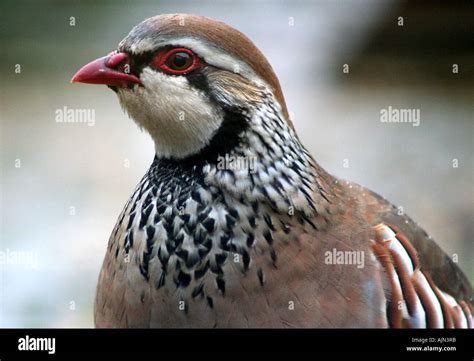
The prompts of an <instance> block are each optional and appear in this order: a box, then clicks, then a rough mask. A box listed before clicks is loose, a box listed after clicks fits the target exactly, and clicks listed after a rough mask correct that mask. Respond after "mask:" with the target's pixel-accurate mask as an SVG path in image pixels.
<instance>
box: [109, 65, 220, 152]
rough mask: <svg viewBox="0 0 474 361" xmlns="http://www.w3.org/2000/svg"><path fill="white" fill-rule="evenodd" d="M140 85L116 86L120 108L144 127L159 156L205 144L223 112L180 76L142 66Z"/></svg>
mask: <svg viewBox="0 0 474 361" xmlns="http://www.w3.org/2000/svg"><path fill="white" fill-rule="evenodd" d="M140 80H141V82H142V84H143V86H135V88H134V89H133V90H129V89H119V90H118V97H119V101H120V104H121V105H122V107H123V109H124V110H125V111H126V112H127V113H128V114H129V115H130V117H131V118H133V119H134V120H135V121H136V122H137V124H138V125H139V126H140V127H142V128H145V129H146V130H147V131H148V132H149V133H150V135H151V137H152V138H153V141H154V142H155V149H156V154H157V155H158V156H159V157H164V158H169V157H173V158H176V159H181V158H185V157H187V156H189V155H193V154H196V153H197V152H199V151H200V150H201V149H202V148H204V147H205V146H206V145H208V144H209V142H210V140H211V139H212V137H213V135H214V134H215V132H216V131H217V130H218V128H219V127H220V125H221V123H222V120H223V114H221V112H220V111H219V110H218V109H217V108H216V107H215V106H213V105H212V104H211V103H210V101H209V100H208V99H207V97H206V96H205V95H204V94H203V93H202V92H200V91H199V90H196V89H195V88H193V87H192V86H190V85H189V83H188V81H187V79H186V78H185V77H181V76H170V75H166V74H163V73H160V72H158V71H154V70H152V69H151V68H149V67H146V68H144V69H143V71H142V73H141V76H140Z"/></svg>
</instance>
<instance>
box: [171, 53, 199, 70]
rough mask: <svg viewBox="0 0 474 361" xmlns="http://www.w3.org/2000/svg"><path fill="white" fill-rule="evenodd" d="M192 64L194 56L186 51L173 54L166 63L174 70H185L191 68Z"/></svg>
mask: <svg viewBox="0 0 474 361" xmlns="http://www.w3.org/2000/svg"><path fill="white" fill-rule="evenodd" d="M192 64H193V58H192V56H191V55H189V54H188V53H185V52H179V53H174V54H171V56H170V57H169V58H168V60H166V65H167V66H169V67H170V68H171V69H173V70H184V69H187V68H189V67H190V66H191V65H192Z"/></svg>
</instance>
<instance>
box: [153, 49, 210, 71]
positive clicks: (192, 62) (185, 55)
mask: <svg viewBox="0 0 474 361" xmlns="http://www.w3.org/2000/svg"><path fill="white" fill-rule="evenodd" d="M152 64H153V66H154V67H156V68H157V69H160V70H162V71H164V72H166V73H168V74H173V75H182V74H187V73H189V72H191V71H192V70H194V69H196V68H198V67H200V66H201V64H200V61H199V57H197V56H196V54H194V53H193V52H192V51H191V50H189V49H185V48H174V49H171V50H168V51H164V52H161V53H159V54H158V55H157V56H156V57H155V59H153V62H152Z"/></svg>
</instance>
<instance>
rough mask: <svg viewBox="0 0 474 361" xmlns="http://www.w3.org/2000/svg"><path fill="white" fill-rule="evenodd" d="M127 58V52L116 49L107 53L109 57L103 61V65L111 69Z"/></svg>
mask: <svg viewBox="0 0 474 361" xmlns="http://www.w3.org/2000/svg"><path fill="white" fill-rule="evenodd" d="M126 60H128V54H126V53H117V52H116V51H114V52H112V53H111V54H110V55H109V58H108V59H107V60H106V61H105V65H106V66H107V67H109V68H111V69H114V68H116V67H117V66H119V65H120V64H122V63H123V62H125V61H126Z"/></svg>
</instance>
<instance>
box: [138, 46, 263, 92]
mask: <svg viewBox="0 0 474 361" xmlns="http://www.w3.org/2000/svg"><path fill="white" fill-rule="evenodd" d="M169 45H172V46H182V47H183V48H188V49H190V50H192V51H193V52H195V53H196V54H198V55H199V56H200V57H202V58H203V59H204V60H205V61H206V63H208V64H210V65H213V66H215V67H218V68H221V69H225V70H228V71H231V72H234V73H238V74H241V75H242V76H244V77H245V78H247V79H249V80H252V81H253V82H255V83H257V84H262V85H265V86H266V87H267V88H268V84H267V83H266V82H264V81H263V80H262V79H261V78H260V77H259V76H258V75H257V74H256V73H255V72H254V71H253V69H252V68H251V67H250V66H248V65H247V64H246V63H245V62H243V61H241V60H239V59H237V58H235V57H233V56H232V55H230V54H228V53H226V52H225V51H224V50H222V49H220V48H219V47H217V46H214V45H212V44H210V43H208V42H206V41H204V40H201V39H196V38H193V37H180V38H176V39H167V40H162V41H156V40H153V39H150V38H144V39H141V40H140V41H139V42H137V43H136V44H132V45H131V47H130V51H131V52H132V53H133V54H140V53H144V52H147V51H153V50H155V49H157V48H160V47H164V46H169Z"/></svg>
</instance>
